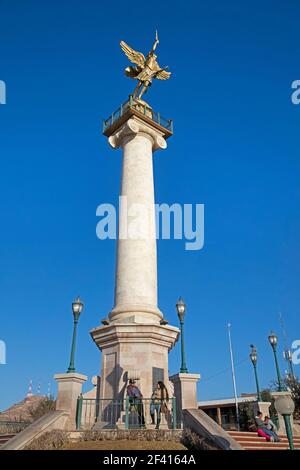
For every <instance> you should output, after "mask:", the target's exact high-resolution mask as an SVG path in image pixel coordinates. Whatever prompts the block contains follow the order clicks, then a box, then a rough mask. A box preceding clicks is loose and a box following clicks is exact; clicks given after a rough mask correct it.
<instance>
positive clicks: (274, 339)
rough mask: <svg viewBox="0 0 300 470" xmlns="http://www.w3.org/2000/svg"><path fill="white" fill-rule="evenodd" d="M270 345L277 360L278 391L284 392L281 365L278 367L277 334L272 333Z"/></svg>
mask: <svg viewBox="0 0 300 470" xmlns="http://www.w3.org/2000/svg"><path fill="white" fill-rule="evenodd" d="M268 339H269V343H270V345H271V347H272V349H273V353H274V359H275V366H276V373H277V380H278V391H279V392H284V391H285V387H284V385H283V382H282V378H281V374H280V370H279V365H278V359H277V344H278V338H277V336H276V335H275V333H273V332H271V333H270V335H269V338H268Z"/></svg>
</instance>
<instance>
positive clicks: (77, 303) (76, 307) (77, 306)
mask: <svg viewBox="0 0 300 470" xmlns="http://www.w3.org/2000/svg"><path fill="white" fill-rule="evenodd" d="M82 309H83V303H82V302H81V300H80V298H79V297H77V299H76V300H74V302H73V303H72V311H73V317H74V327H73V339H72V348H71V357H70V364H69V368H68V370H67V373H68V374H70V373H72V372H75V366H74V359H75V349H76V334H77V324H78V321H79V317H80V314H81V312H82Z"/></svg>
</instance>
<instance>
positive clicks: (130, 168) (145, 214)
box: [108, 116, 167, 323]
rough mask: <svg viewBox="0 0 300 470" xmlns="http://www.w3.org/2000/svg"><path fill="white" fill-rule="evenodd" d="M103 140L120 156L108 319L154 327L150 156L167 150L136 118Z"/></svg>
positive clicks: (156, 311)
mask: <svg viewBox="0 0 300 470" xmlns="http://www.w3.org/2000/svg"><path fill="white" fill-rule="evenodd" d="M108 140H109V143H110V145H111V146H112V147H113V148H115V149H116V148H119V147H120V148H122V151H123V166H122V178H121V198H120V207H119V236H118V246H117V262H116V281H115V305H114V308H113V310H112V311H111V312H110V315H109V319H110V320H111V321H121V320H124V319H125V318H126V319H127V321H128V319H130V320H131V321H138V322H142V323H145V322H146V323H158V322H159V321H160V320H161V319H162V313H161V312H160V310H159V309H158V307H157V256H156V232H155V205H154V183H153V152H154V151H155V150H157V149H165V148H166V147H167V144H166V141H165V139H164V138H163V136H162V133H161V132H159V131H158V130H156V129H154V128H152V127H151V126H150V125H149V124H147V123H145V122H143V121H142V120H141V119H139V118H137V117H135V116H134V117H132V118H131V119H129V120H128V121H127V122H126V123H125V124H123V126H122V127H121V128H120V129H119V130H118V132H117V133H115V134H114V135H112V136H110V137H109V139H108Z"/></svg>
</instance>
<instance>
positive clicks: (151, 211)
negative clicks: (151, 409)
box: [91, 97, 179, 399]
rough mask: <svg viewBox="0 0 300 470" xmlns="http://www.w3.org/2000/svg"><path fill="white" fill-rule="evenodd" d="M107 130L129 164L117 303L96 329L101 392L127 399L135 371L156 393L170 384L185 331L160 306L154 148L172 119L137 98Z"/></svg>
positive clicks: (147, 392) (123, 195)
mask: <svg viewBox="0 0 300 470" xmlns="http://www.w3.org/2000/svg"><path fill="white" fill-rule="evenodd" d="M164 126H166V127H164ZM103 133H104V135H105V136H107V137H108V141H109V144H110V145H111V147H113V148H114V149H118V148H121V149H122V152H123V163H122V178H121V204H120V208H119V232H118V241H117V260H116V279H115V301H114V307H113V309H112V310H111V312H110V313H109V315H108V320H107V321H106V322H105V323H106V324H105V325H104V326H100V327H98V328H95V329H93V330H92V331H91V335H92V338H93V340H94V341H95V343H96V344H97V346H98V347H99V349H100V350H101V351H102V374H101V377H102V380H101V391H100V396H101V398H112V399H116V398H118V399H121V398H123V396H124V393H125V390H126V386H127V384H128V379H130V378H135V379H138V383H139V385H140V387H141V389H142V393H143V395H144V397H147V398H149V397H150V396H151V394H152V392H153V389H154V387H155V386H156V383H157V381H158V380H162V381H164V382H166V383H168V352H169V350H170V349H171V348H172V347H173V345H174V344H175V342H176V340H177V339H178V335H179V330H178V328H176V327H172V326H169V325H167V324H166V323H167V322H165V321H164V320H163V314H162V312H161V311H160V309H159V308H158V305H157V254H156V229H155V205H154V204H155V201H154V182H153V153H154V152H155V151H156V150H163V149H165V148H166V147H167V143H166V139H167V138H168V137H170V135H172V121H165V120H162V118H161V117H160V115H159V114H157V113H154V112H153V111H152V108H151V107H150V106H149V105H148V104H147V103H145V102H144V101H142V100H138V99H134V98H132V97H130V99H129V101H128V102H127V103H125V104H124V105H123V106H121V108H120V109H119V110H118V112H117V113H114V114H113V115H112V116H111V117H110V118H109V119H108V120H106V121H105V122H104V131H103ZM132 371H135V372H134V375H136V376H137V377H130V375H132V374H133V372H132Z"/></svg>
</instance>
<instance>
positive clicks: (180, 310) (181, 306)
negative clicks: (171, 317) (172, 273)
mask: <svg viewBox="0 0 300 470" xmlns="http://www.w3.org/2000/svg"><path fill="white" fill-rule="evenodd" d="M176 309H177V314H178V318H179V322H180V336H181V367H180V373H182V374H187V373H188V370H187V367H186V363H185V350H184V337H183V328H184V317H185V311H186V304H185V303H184V301H183V299H182V298H181V297H179V299H178V301H177V304H176Z"/></svg>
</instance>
